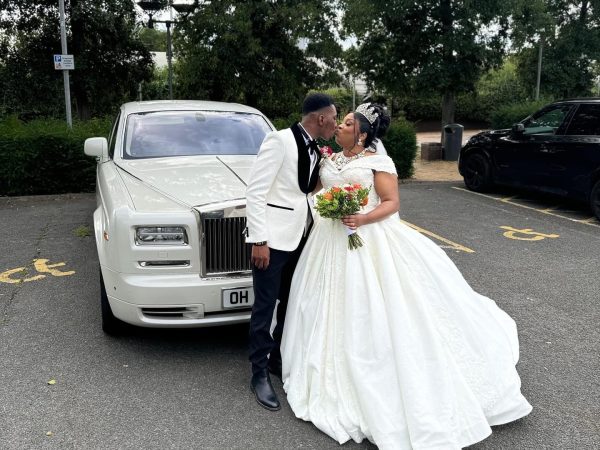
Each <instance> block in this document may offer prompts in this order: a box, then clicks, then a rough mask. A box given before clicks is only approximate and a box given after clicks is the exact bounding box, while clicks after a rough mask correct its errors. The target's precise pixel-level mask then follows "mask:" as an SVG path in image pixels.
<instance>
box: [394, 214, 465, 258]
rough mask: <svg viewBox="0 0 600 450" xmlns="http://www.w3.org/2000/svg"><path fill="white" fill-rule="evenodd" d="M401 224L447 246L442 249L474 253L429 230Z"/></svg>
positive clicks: (405, 222) (410, 224)
mask: <svg viewBox="0 0 600 450" xmlns="http://www.w3.org/2000/svg"><path fill="white" fill-rule="evenodd" d="M402 222H403V223H404V224H406V225H408V226H409V227H411V228H412V229H414V230H417V231H418V232H419V233H421V234H424V235H426V236H430V237H432V238H434V239H436V240H438V241H441V242H443V243H445V244H448V246H449V247H446V246H444V248H452V249H454V250H459V251H461V252H465V253H475V250H471V249H470V248H468V247H465V246H464V245H460V244H457V243H456V242H452V241H451V240H450V239H446V238H445V237H442V236H440V235H438V234H435V233H433V232H431V231H429V230H426V229H424V228H421V227H419V226H417V225H415V224H412V223H410V222H407V221H406V220H402Z"/></svg>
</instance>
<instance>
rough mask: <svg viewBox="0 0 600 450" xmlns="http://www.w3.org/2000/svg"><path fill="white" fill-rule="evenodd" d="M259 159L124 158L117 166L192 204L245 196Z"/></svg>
mask: <svg viewBox="0 0 600 450" xmlns="http://www.w3.org/2000/svg"><path fill="white" fill-rule="evenodd" d="M255 158H256V157H255V156H185V157H176V158H175V157H172V158H152V159H143V160H121V161H119V162H118V163H117V165H118V166H119V168H120V169H121V170H123V171H125V172H126V173H128V174H129V175H131V176H133V177H134V178H136V179H137V180H139V182H141V183H143V184H144V185H146V186H147V187H150V188H152V189H154V190H155V191H158V192H159V193H161V194H163V195H165V196H167V197H169V198H171V199H172V200H175V201H177V202H179V203H183V204H185V205H187V206H190V207H192V206H202V205H206V204H209V203H219V202H226V201H229V200H234V199H240V198H244V197H245V196H246V184H247V182H248V177H249V176H250V170H251V169H252V165H253V164H254V160H255ZM137 206H138V205H137V204H136V207H137Z"/></svg>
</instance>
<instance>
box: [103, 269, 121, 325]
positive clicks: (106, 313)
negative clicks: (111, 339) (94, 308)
mask: <svg viewBox="0 0 600 450" xmlns="http://www.w3.org/2000/svg"><path fill="white" fill-rule="evenodd" d="M100 309H101V312H102V331H104V332H105V333H106V334H110V335H111V336H118V335H120V334H123V333H124V331H125V329H126V327H127V324H126V323H125V322H123V321H122V320H119V319H117V318H116V317H115V316H114V314H113V313H112V310H111V309H110V303H108V295H106V287H105V286H104V278H102V271H100Z"/></svg>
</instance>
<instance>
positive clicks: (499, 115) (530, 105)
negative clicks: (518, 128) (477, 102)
mask: <svg viewBox="0 0 600 450" xmlns="http://www.w3.org/2000/svg"><path fill="white" fill-rule="evenodd" d="M548 103H550V100H548V99H545V100H539V101H530V102H524V103H515V104H512V105H507V106H502V107H500V108H498V109H497V110H496V111H494V113H493V114H492V120H491V122H492V128H495V129H498V128H510V127H511V126H512V125H513V124H515V123H517V122H520V121H521V120H523V119H525V118H526V117H527V116H530V115H531V114H533V113H534V112H536V111H537V110H538V109H540V108H541V107H543V106H544V105H546V104H548Z"/></svg>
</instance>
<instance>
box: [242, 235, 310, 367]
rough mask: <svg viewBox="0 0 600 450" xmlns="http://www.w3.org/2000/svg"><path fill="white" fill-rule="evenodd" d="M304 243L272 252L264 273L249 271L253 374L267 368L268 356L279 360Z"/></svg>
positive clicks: (271, 250)
mask: <svg viewBox="0 0 600 450" xmlns="http://www.w3.org/2000/svg"><path fill="white" fill-rule="evenodd" d="M306 240H307V236H304V237H302V239H301V240H300V244H299V245H298V248H296V250H294V251H291V252H284V251H282V250H276V249H273V248H271V249H270V262H269V266H268V267H267V268H266V269H265V270H261V269H257V268H256V267H252V279H253V284H254V306H253V307H252V317H251V318H250V344H249V353H250V362H251V363H252V373H256V372H258V371H259V370H262V369H266V368H267V367H268V365H269V354H270V355H271V356H272V357H276V358H280V357H281V354H280V349H279V346H280V345H281V336H282V334H283V325H284V322H285V312H286V309H287V302H288V297H289V295H290V286H291V284H292V276H293V275H294V270H295V269H296V265H297V264H298V259H299V258H300V254H301V253H302V249H303V248H304V244H306ZM277 299H279V306H278V307H277V325H276V326H275V329H274V330H273V336H272V337H271V322H272V320H273V312H274V310H275V305H276V304H277Z"/></svg>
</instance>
